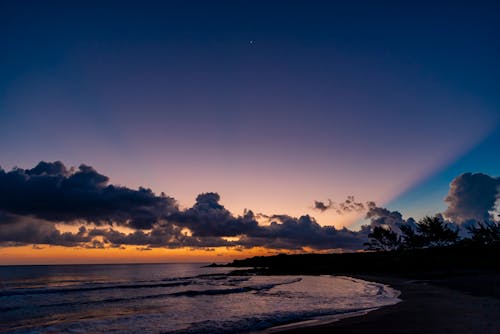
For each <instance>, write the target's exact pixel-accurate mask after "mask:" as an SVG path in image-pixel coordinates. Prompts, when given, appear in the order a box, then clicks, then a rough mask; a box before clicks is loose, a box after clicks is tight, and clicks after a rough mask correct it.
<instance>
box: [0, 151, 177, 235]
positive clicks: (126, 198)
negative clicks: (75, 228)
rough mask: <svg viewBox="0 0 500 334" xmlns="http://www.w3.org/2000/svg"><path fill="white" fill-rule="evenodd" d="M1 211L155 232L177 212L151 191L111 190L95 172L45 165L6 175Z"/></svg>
mask: <svg viewBox="0 0 500 334" xmlns="http://www.w3.org/2000/svg"><path fill="white" fill-rule="evenodd" d="M0 211H4V212H8V213H12V214H17V215H29V216H33V217H37V218H40V219H44V220H49V221H54V222H74V221H84V222H88V223H94V224H104V223H116V224H121V225H127V226H129V227H132V228H136V229H149V228H151V227H152V226H153V224H154V223H155V222H157V221H158V220H159V219H160V218H162V217H164V216H166V215H168V214H171V213H173V212H175V211H177V204H176V202H175V200H174V199H173V198H170V197H167V196H165V195H164V194H161V195H160V196H157V195H155V194H154V193H153V192H152V191H151V190H150V189H146V188H139V189H138V190H133V189H130V188H127V187H121V186H117V185H112V184H109V178H108V177H107V176H105V175H102V174H100V173H98V172H97V171H96V170H95V169H94V168H92V167H90V166H87V165H83V164H82V165H80V166H79V167H78V168H70V169H68V168H66V166H64V164H63V163H61V162H59V161H56V162H52V163H50V162H43V161H42V162H40V163H39V164H38V165H37V166H36V167H35V168H32V169H26V170H25V169H19V168H16V169H13V170H11V171H10V172H5V171H4V170H2V169H0Z"/></svg>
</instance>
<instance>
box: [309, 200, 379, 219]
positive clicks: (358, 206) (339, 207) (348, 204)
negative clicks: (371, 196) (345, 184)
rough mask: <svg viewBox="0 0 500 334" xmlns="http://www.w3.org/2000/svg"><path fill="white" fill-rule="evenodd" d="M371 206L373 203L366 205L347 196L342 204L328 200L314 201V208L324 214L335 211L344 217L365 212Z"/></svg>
mask: <svg viewBox="0 0 500 334" xmlns="http://www.w3.org/2000/svg"><path fill="white" fill-rule="evenodd" d="M371 204H373V202H367V203H366V204H363V203H362V202H356V200H355V198H354V196H347V199H346V200H344V201H343V202H340V203H336V202H333V201H332V200H331V199H328V202H322V201H314V208H315V209H317V210H320V211H322V212H323V211H326V210H334V211H335V212H336V213H337V214H339V215H343V214H346V213H351V212H363V211H365V210H366V209H367V207H368V206H369V205H371Z"/></svg>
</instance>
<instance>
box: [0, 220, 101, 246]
mask: <svg viewBox="0 0 500 334" xmlns="http://www.w3.org/2000/svg"><path fill="white" fill-rule="evenodd" d="M86 232H87V231H86V229H85V227H80V229H79V231H78V232H77V233H70V232H63V233H61V232H60V231H59V230H58V229H57V228H56V226H55V224H54V223H52V222H49V221H44V220H41V219H38V218H33V217H23V216H17V215H11V214H6V213H0V244H2V245H13V243H16V246H22V245H26V244H48V245H57V246H68V247H69V246H78V245H80V244H81V243H86V242H90V241H91V240H92V238H91V237H90V236H88V235H87V233H86Z"/></svg>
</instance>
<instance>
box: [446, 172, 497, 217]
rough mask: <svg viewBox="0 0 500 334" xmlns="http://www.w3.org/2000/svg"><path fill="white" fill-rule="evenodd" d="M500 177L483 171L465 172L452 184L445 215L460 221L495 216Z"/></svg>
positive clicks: (447, 197)
mask: <svg viewBox="0 0 500 334" xmlns="http://www.w3.org/2000/svg"><path fill="white" fill-rule="evenodd" d="M499 187H500V178H499V177H492V176H489V175H486V174H481V173H476V174H472V173H465V174H462V175H460V176H458V177H456V178H455V179H454V180H453V181H452V182H451V184H450V191H449V193H448V196H446V198H445V201H446V203H447V204H448V208H447V209H446V211H445V212H444V215H445V216H446V217H448V218H449V219H451V220H453V221H456V222H458V223H464V222H467V221H470V220H476V221H488V220H492V219H498V217H494V216H495V215H496V214H497V213H495V211H496V209H495V203H496V202H497V201H499V198H500V192H499Z"/></svg>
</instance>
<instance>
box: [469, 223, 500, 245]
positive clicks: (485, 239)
mask: <svg viewBox="0 0 500 334" xmlns="http://www.w3.org/2000/svg"><path fill="white" fill-rule="evenodd" d="M467 231H469V233H470V234H471V240H472V241H473V242H474V243H478V244H481V245H492V244H494V243H499V242H500V223H495V222H485V223H481V222H478V223H477V227H476V226H468V227H467Z"/></svg>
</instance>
